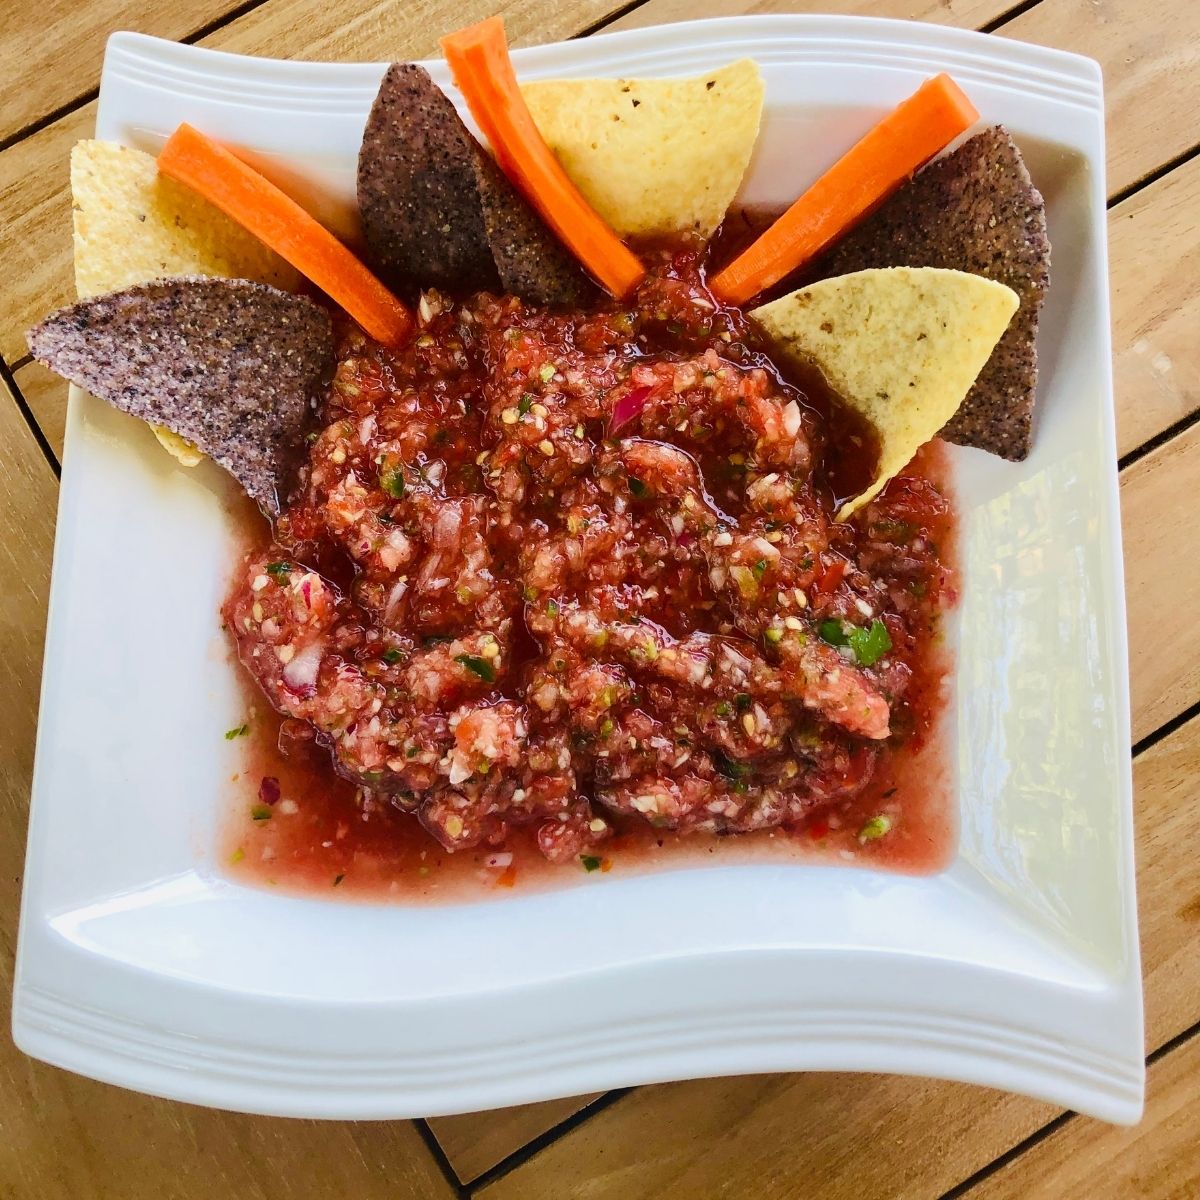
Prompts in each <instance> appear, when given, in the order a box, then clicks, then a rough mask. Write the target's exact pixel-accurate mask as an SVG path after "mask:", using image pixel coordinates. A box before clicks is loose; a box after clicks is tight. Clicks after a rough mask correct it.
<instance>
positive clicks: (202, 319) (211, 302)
mask: <svg viewBox="0 0 1200 1200" xmlns="http://www.w3.org/2000/svg"><path fill="white" fill-rule="evenodd" d="M28 341H29V349H30V351H31V352H32V354H33V356H34V358H36V359H37V360H38V361H39V362H41V363H43V364H45V365H46V366H47V367H49V368H50V369H51V370H52V371H54V372H56V373H57V374H59V375H61V376H63V377H64V378H65V379H69V380H70V381H71V382H72V383H74V384H77V385H78V386H79V387H81V388H84V389H86V390H87V391H89V392H91V393H92V395H94V396H98V397H99V398H100V399H101V400H106V401H107V402H108V403H109V404H111V405H112V406H113V407H114V408H119V409H120V410H121V411H122V412H126V413H129V414H130V415H132V416H135V417H140V418H141V419H142V420H143V421H150V422H153V423H154V424H156V425H161V426H164V427H165V428H167V429H169V430H171V431H172V432H174V433H177V434H179V435H180V437H184V438H186V439H187V440H188V441H189V442H191V443H193V444H194V445H195V446H197V447H199V448H200V449H201V450H203V451H204V453H205V454H207V455H208V456H209V457H210V458H212V459H214V460H215V461H216V462H218V463H220V464H221V466H223V467H224V468H225V469H226V470H227V471H228V472H229V473H230V474H231V475H232V476H233V477H234V478H235V479H236V480H237V481H238V482H239V483H240V484H241V485H242V487H243V488H244V489H245V490H246V493H247V494H248V495H249V496H250V497H251V498H252V499H253V500H255V501H256V502H257V503H258V505H259V507H260V508H261V509H262V510H263V511H264V512H265V513H266V514H267V515H268V516H270V517H275V516H278V514H279V511H280V504H281V501H282V500H283V499H285V498H286V496H287V493H288V490H289V488H290V485H291V483H292V480H293V476H294V473H295V470H296V468H297V466H298V465H299V463H300V461H301V459H302V457H303V454H304V448H305V438H306V436H307V434H308V432H309V430H310V429H312V428H313V427H314V422H315V415H316V404H317V401H318V399H319V396H320V393H321V389H322V387H323V385H324V383H325V381H326V380H327V378H328V376H329V373H330V372H331V370H332V365H333V330H332V326H331V323H330V319H329V314H328V313H327V312H326V311H325V310H324V309H323V308H321V307H320V306H319V305H318V304H315V303H313V302H312V301H311V300H306V299H304V298H303V297H301V296H294V295H292V294H290V293H288V292H281V291H279V290H278V289H276V288H273V287H268V286H267V285H266V284H261V283H252V282H251V281H249V280H246V279H217V278H211V277H208V276H199V275H196V276H190V275H189V276H179V277H176V278H172V279H159V280H155V281H154V282H152V283H144V284H138V285H137V286H136V287H131V288H126V289H125V290H123V291H120V292H110V293H108V294H107V295H102V296H94V297H92V298H90V299H87V300H80V301H79V302H78V303H76V304H72V305H69V306H68V307H66V308H61V309H59V310H58V311H57V312H54V313H51V314H50V316H48V317H47V318H46V319H45V320H44V321H42V322H41V323H40V324H39V325H37V326H35V327H34V328H33V329H31V330H30V331H29V334H28Z"/></svg>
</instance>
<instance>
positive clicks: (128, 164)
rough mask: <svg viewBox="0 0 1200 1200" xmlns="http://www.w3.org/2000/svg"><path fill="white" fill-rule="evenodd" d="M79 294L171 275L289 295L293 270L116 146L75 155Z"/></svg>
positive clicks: (193, 459) (180, 448)
mask: <svg viewBox="0 0 1200 1200" xmlns="http://www.w3.org/2000/svg"><path fill="white" fill-rule="evenodd" d="M71 206H72V210H73V217H74V220H73V224H74V242H75V290H76V292H77V294H78V295H79V297H80V298H81V299H84V298H86V297H88V296H98V295H101V294H102V293H104V292H116V291H119V290H120V289H121V288H125V287H131V286H132V285H133V284H135V283H145V282H146V281H147V280H150V279H162V278H165V277H168V276H174V275H222V276H228V277H231V278H239V279H256V280H258V282H259V283H269V284H271V285H273V286H274V287H278V288H283V289H284V290H285V291H291V290H293V289H294V288H295V287H296V284H297V275H296V272H295V270H294V269H293V268H292V267H291V266H289V265H288V264H287V263H285V262H284V261H283V259H282V258H280V257H279V256H278V255H277V254H276V253H275V252H274V251H272V250H268V249H267V247H266V246H264V245H263V244H262V242H260V241H259V240H258V239H257V238H256V237H254V236H253V235H252V234H249V233H247V232H246V230H244V229H243V228H242V227H241V226H240V225H239V224H237V222H236V221H233V220H231V219H230V218H229V217H227V216H226V215H225V214H224V213H223V212H221V210H220V209H218V208H215V207H214V206H213V205H211V204H209V202H208V201H207V200H205V199H204V198H203V197H201V196H200V195H198V194H197V193H196V192H194V191H192V189H191V188H187V187H184V186H183V185H182V184H180V183H176V182H175V181H174V180H173V179H168V178H167V177H166V176H165V175H159V173H158V166H157V164H156V163H155V161H154V159H153V157H152V156H151V155H149V154H143V153H142V151H140V150H134V149H132V148H130V147H129V146H122V145H120V144H119V143H117V142H97V141H84V142H76V143H75V145H74V146H73V147H72V149H71ZM154 436H155V437H156V438H158V440H159V442H160V443H161V444H162V446H163V447H164V449H166V450H167V452H168V453H169V454H171V455H172V456H173V457H174V458H176V459H177V460H178V461H179V462H180V463H182V464H183V465H184V466H185V467H194V466H195V465H196V464H197V463H198V462H201V461H202V460H203V458H204V456H203V455H202V454H200V453H198V452H197V450H196V449H195V447H194V446H190V445H188V443H187V442H186V441H184V439H183V438H181V437H179V436H178V434H174V433H172V432H171V431H170V430H169V429H163V428H162V427H161V426H155V427H154Z"/></svg>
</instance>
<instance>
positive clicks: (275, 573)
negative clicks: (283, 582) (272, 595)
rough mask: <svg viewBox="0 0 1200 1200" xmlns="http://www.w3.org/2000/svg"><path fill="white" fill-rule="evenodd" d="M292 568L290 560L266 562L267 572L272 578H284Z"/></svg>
mask: <svg viewBox="0 0 1200 1200" xmlns="http://www.w3.org/2000/svg"><path fill="white" fill-rule="evenodd" d="M291 569H292V564H291V563H290V562H282V561H281V562H269V563H267V574H268V575H270V576H271V578H272V579H286V578H287V576H288V572H290V571H291Z"/></svg>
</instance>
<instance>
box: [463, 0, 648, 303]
mask: <svg viewBox="0 0 1200 1200" xmlns="http://www.w3.org/2000/svg"><path fill="white" fill-rule="evenodd" d="M441 45H442V51H443V52H444V53H445V55H446V62H447V63H449V64H450V70H451V72H452V73H453V75H454V82H455V83H457V84H458V87H459V90H460V91H461V92H462V94H463V97H464V99H465V100H466V102H467V106H468V108H470V110H471V115H472V116H474V118H475V120H476V122H477V123H478V125H479V128H480V129H481V130H483V134H484V136H485V137H486V138H487V140H488V142H489V143H490V144H491V147H492V150H493V152H494V153H495V155H496V161H497V163H499V165H500V169H501V170H502V171H503V172H504V173H505V175H507V176H508V177H509V179H510V180H511V181H512V182H513V184H514V186H515V187H516V188H517V189H518V190H519V191H520V192H521V194H522V195H524V197H525V198H526V199H527V200H528V201H529V203H530V204H532V205H533V206H534V208H536V209H537V211H538V212H539V213H541V215H542V218H543V220H545V222H546V224H547V225H549V226H550V228H551V229H553V230H554V232H555V233H556V234H557V235H558V237H559V239H560V240H561V241H562V242H563V243H564V245H566V246H567V247H568V248H569V249H570V250H571V251H572V253H573V254H574V255H575V257H576V258H578V259H579V261H580V262H581V263H582V264H583V265H584V267H586V268H587V270H588V271H589V272H590V273H591V274H592V276H593V277H594V278H595V279H596V280H598V281H599V282H600V283H601V284H603V285H604V287H606V288H607V289H608V290H609V291H610V292H612V294H613V295H614V296H618V297H621V296H626V295H628V293H629V292H631V291H632V290H633V289H634V288H635V287H636V286H637V284H638V282H639V281H640V280H641V278H642V276H643V275H645V273H646V269H645V267H643V266H642V264H641V263H640V262H639V261H638V259H637V257H636V256H635V255H634V254H633V253H632V251H630V250H629V248H628V247H627V246H626V245H625V244H624V242H622V241H621V239H620V238H619V237H617V235H616V234H615V233H614V232H613V231H612V230H611V229H610V228H609V227H608V226H607V225H606V224H605V223H604V221H603V219H602V218H601V217H600V216H599V214H598V213H597V212H596V210H595V209H594V208H592V206H591V205H590V204H589V203H588V202H587V200H585V199H584V197H583V195H582V194H581V193H580V191H579V189H578V188H577V187H576V186H575V185H574V184H573V183H572V182H571V180H570V178H569V177H568V176H567V173H566V172H565V171H564V170H563V169H562V166H561V164H560V163H559V161H558V159H556V158H555V157H554V154H553V152H552V151H551V149H550V147H549V146H547V145H546V140H545V138H543V137H542V135H541V133H540V131H539V130H538V127H537V125H536V124H535V123H534V120H533V117H532V116H531V115H530V112H529V109H528V107H527V106H526V104H525V100H524V98H523V97H522V95H521V90H520V88H519V87H518V86H517V76H516V73H515V72H514V71H513V65H512V60H511V59H510V58H509V56H508V43H507V41H506V39H505V36H504V22H503V21H502V20H501V19H500V18H499V17H490V18H489V19H488V20H486V21H480V22H479V24H477V25H471V26H469V27H468V28H466V29H460V30H459V31H458V32H457V33H451V34H448V35H447V36H446V37H444V38H442V42H441Z"/></svg>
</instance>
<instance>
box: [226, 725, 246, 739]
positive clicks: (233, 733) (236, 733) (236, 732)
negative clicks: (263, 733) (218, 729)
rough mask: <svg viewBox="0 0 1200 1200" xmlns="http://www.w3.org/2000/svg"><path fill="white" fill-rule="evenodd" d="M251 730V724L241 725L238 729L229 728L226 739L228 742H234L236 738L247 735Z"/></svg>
mask: <svg viewBox="0 0 1200 1200" xmlns="http://www.w3.org/2000/svg"><path fill="white" fill-rule="evenodd" d="M249 732H250V726H249V725H239V726H238V727H237V728H236V729H227V730H226V731H225V740H226V741H227V742H232V741H233V739H234V738H240V737H245V736H246V734H248V733H249Z"/></svg>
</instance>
